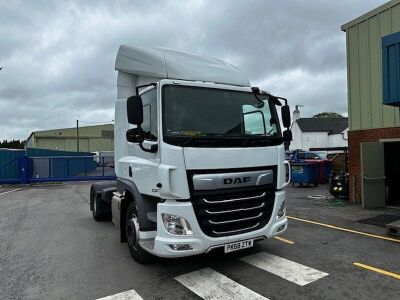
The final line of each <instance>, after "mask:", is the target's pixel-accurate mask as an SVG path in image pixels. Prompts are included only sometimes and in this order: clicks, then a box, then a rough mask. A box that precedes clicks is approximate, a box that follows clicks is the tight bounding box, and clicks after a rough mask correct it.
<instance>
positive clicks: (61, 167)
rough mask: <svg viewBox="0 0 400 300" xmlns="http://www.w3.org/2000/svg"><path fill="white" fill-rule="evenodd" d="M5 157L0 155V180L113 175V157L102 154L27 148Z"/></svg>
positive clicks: (28, 180)
mask: <svg viewBox="0 0 400 300" xmlns="http://www.w3.org/2000/svg"><path fill="white" fill-rule="evenodd" d="M65 154H69V155H65ZM71 154H72V155H71ZM3 156H4V155H3ZM4 157H5V156H4ZM4 157H3V159H0V183H22V184H26V183H33V182H52V181H83V180H113V179H115V178H116V176H115V171H114V160H113V157H110V156H109V155H108V156H105V157H103V156H97V155H95V154H92V153H81V152H66V151H55V150H47V149H27V150H25V151H23V152H21V153H18V155H16V154H15V155H14V156H9V157H6V158H4ZM0 158H1V157H0Z"/></svg>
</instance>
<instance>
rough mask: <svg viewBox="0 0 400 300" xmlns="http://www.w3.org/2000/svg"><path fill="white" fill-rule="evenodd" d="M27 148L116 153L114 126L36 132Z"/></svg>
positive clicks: (28, 140) (33, 133) (28, 141)
mask: <svg viewBox="0 0 400 300" xmlns="http://www.w3.org/2000/svg"><path fill="white" fill-rule="evenodd" d="M78 141H79V142H78ZM26 146H27V148H40V149H50V150H63V151H79V152H99V151H114V125H113V124H105V125H95V126H83V127H80V126H79V127H73V128H63V129H52V130H44V131H35V132H32V133H31V134H30V136H29V137H28V139H27V145H26Z"/></svg>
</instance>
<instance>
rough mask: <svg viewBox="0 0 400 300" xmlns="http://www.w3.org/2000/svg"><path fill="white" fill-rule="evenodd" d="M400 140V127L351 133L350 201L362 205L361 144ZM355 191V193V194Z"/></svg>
mask: <svg viewBox="0 0 400 300" xmlns="http://www.w3.org/2000/svg"><path fill="white" fill-rule="evenodd" d="M393 138H400V127H391V128H378V129H368V130H354V131H349V173H350V200H351V201H354V202H355V203H361V177H360V175H361V161H360V154H361V151H360V149H361V145H360V144H361V143H362V142H379V140H380V139H393ZM353 190H354V192H353Z"/></svg>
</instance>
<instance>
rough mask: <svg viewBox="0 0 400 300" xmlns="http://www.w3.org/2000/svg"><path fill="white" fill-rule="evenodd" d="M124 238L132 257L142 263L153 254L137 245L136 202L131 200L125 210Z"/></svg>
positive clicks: (137, 222) (148, 259) (150, 258)
mask: <svg viewBox="0 0 400 300" xmlns="http://www.w3.org/2000/svg"><path fill="white" fill-rule="evenodd" d="M126 240H127V242H128V247H129V252H130V253H131V255H132V258H133V259H134V260H135V261H136V262H138V263H140V264H144V263H147V262H149V261H151V260H152V258H153V255H151V254H150V253H149V252H147V251H146V250H144V249H143V248H142V247H141V246H140V245H139V220H138V218H137V209H136V204H135V203H134V202H131V203H130V204H129V206H128V209H127V211H126Z"/></svg>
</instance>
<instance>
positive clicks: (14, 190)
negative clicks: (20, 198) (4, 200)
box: [0, 188, 21, 196]
mask: <svg viewBox="0 0 400 300" xmlns="http://www.w3.org/2000/svg"><path fill="white" fill-rule="evenodd" d="M20 189H21V188H17V189H13V190H11V191H7V192H3V193H0V196H1V195H5V194H8V193H12V192H16V191H19V190H20Z"/></svg>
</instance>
